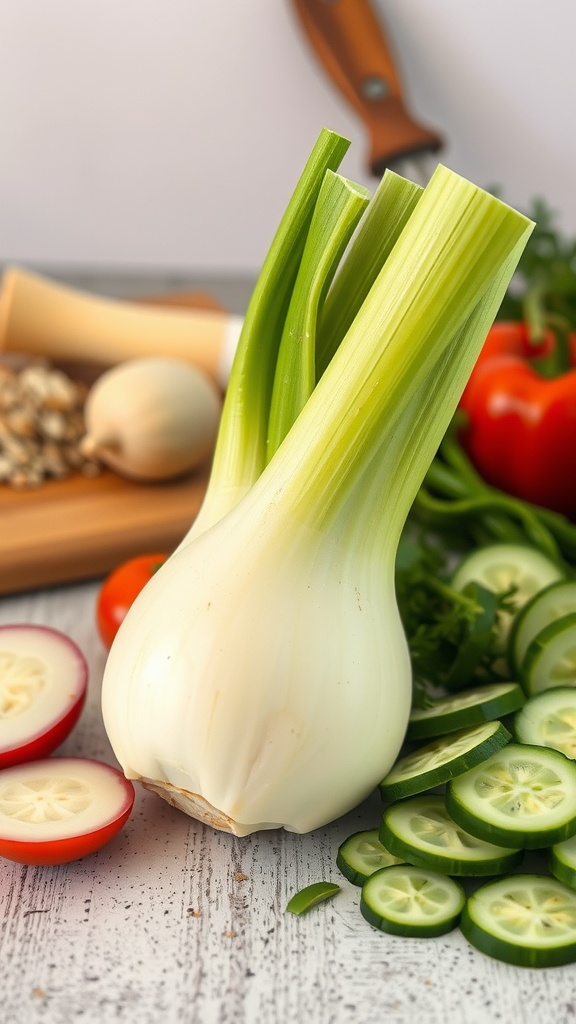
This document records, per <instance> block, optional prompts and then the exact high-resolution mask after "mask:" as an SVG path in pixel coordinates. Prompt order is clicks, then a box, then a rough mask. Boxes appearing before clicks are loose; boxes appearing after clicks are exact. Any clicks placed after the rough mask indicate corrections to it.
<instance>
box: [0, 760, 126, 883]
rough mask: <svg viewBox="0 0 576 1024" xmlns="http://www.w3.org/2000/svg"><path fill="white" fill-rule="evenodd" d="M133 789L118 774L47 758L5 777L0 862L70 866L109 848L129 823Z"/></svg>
mask: <svg viewBox="0 0 576 1024" xmlns="http://www.w3.org/2000/svg"><path fill="white" fill-rule="evenodd" d="M134 796H135V792H134V786H133V785H132V783H131V782H129V780H128V779H126V778H125V777H124V775H122V773H121V772H120V771H118V769H117V768H112V767H111V766H110V765H108V764H104V763H103V762H102V761H94V760H90V759H88V758H82V757H48V758H45V759H44V760H43V761H33V762H31V763H26V764H19V765H15V766H14V767H13V768H5V769H4V770H3V771H0V857H6V858H7V859H8V860H13V861H17V862H18V863H19V864H66V863H68V861H71V860H78V859H79V858H80V857H85V856H86V855H87V854H89V853H94V851H95V850H99V849H100V847H102V846H104V844H105V843H107V842H108V841H109V840H110V839H112V838H113V836H115V835H116V833H117V832H119V831H120V829H121V828H122V826H123V825H124V824H125V822H126V821H127V819H128V817H129V816H130V812H131V810H132V806H133V804H134Z"/></svg>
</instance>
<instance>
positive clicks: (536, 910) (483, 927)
mask: <svg viewBox="0 0 576 1024" xmlns="http://www.w3.org/2000/svg"><path fill="white" fill-rule="evenodd" d="M460 927H461V929H462V932H463V933H464V935H465V936H466V938H467V939H468V941H469V942H470V943H471V944H472V945H473V946H476V948H477V949H479V950H481V951H482V952H483V953H487V954H488V956H492V957H494V958H495V959H496V960H503V961H504V962H505V963H509V964H516V965H517V966H519V967H557V966H559V965H560V964H569V963H573V962H574V960H576V892H574V891H573V890H572V889H569V888H568V886H566V885H563V884H562V882H559V881H557V880H556V879H555V878H548V877H547V876H545V875H511V876H510V877H508V878H499V879H496V880H495V881H493V882H487V883H486V884H485V885H482V886H480V888H479V889H477V890H476V892H474V893H473V894H472V895H471V896H470V897H469V898H468V900H467V902H466V906H465V907H464V911H463V913H462V918H461V920H460Z"/></svg>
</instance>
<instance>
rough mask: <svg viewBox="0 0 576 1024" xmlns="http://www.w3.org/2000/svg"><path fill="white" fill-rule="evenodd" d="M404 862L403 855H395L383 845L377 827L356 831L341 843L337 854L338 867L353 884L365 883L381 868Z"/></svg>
mask: <svg viewBox="0 0 576 1024" xmlns="http://www.w3.org/2000/svg"><path fill="white" fill-rule="evenodd" d="M402 863H404V860H403V858H402V857H395V856H394V855H393V854H392V853H390V852H389V850H387V849H386V847H385V846H383V845H382V843H381V841H380V838H379V835H378V829H377V828H373V829H364V830H363V831H362V832H354V834H353V835H351V836H348V839H345V840H344V842H343V843H341V845H340V847H339V848H338V853H337V855H336V867H338V868H339V869H340V871H341V872H342V874H343V875H344V877H345V878H347V879H348V881H349V882H352V883H353V885H363V884H364V882H365V881H366V879H368V878H369V877H370V875H373V874H374V872H375V871H378V870H379V868H385V867H390V866H391V865H392V864H402Z"/></svg>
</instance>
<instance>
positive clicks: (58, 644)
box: [0, 625, 88, 769]
mask: <svg viewBox="0 0 576 1024" xmlns="http://www.w3.org/2000/svg"><path fill="white" fill-rule="evenodd" d="M87 685H88V666H87V664H86V660H85V658H84V656H83V654H82V652H81V651H80V649H79V648H78V647H77V646H76V644H75V643H74V642H73V641H72V640H71V639H70V638H69V637H67V636H65V635H64V633H60V632H58V631H57V630H55V629H51V628H49V627H48V626H35V625H13V626H12V625H9V626H0V769H2V768H8V767H10V766H12V765H16V764H22V763H23V762H25V761H33V760H35V759H37V758H40V757H47V756H48V755H49V754H51V753H52V752H53V751H54V750H56V748H57V747H58V746H60V744H61V743H62V742H63V741H64V740H65V739H66V737H67V736H68V734H69V733H70V731H71V729H72V728H73V726H74V725H75V724H76V722H77V721H78V718H79V716H80V712H81V710H82V707H83V705H84V701H85V699H86V688H87Z"/></svg>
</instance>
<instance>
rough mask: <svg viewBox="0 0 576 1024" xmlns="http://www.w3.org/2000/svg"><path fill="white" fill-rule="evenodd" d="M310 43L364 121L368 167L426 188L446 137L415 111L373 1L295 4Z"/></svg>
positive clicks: (296, 0)
mask: <svg viewBox="0 0 576 1024" xmlns="http://www.w3.org/2000/svg"><path fill="white" fill-rule="evenodd" d="M293 6H294V9H295V11H296V13H297V15H298V17H299V20H300V23H301V26H302V28H303V29H304V32H305V35H306V37H307V39H308V42H309V43H310V44H311V46H312V48H313V50H314V52H315V54H316V56H317V57H318V59H319V61H320V63H321V64H322V66H323V67H324V70H325V71H326V72H327V74H328V76H329V77H330V78H331V79H332V81H333V83H334V84H335V85H336V86H337V88H338V89H339V90H340V92H341V94H342V95H343V96H344V98H345V99H346V100H347V101H348V103H349V104H350V106H351V107H352V108H353V109H354V110H355V111H356V113H357V114H358V115H359V117H360V118H361V120H362V122H363V123H364V126H365V128H366V129H367V132H368V137H369V154H368V167H369V170H370V171H371V173H372V174H374V175H376V176H377V177H380V176H381V175H382V174H383V173H384V171H385V170H386V168H387V167H389V168H392V169H393V170H395V171H397V172H398V173H400V174H403V175H404V176H405V177H410V178H412V180H414V181H416V182H417V183H418V184H426V182H427V181H428V179H429V177H430V174H431V172H432V170H433V168H434V166H435V165H436V162H435V161H434V160H432V155H433V154H435V153H436V152H437V151H438V150H439V149H440V148H441V147H442V145H443V140H442V138H441V136H440V135H439V134H438V133H437V132H436V131H434V130H433V129H431V128H428V127H426V126H425V125H423V124H422V123H420V122H419V121H418V120H416V119H415V118H414V117H413V116H412V115H411V113H409V111H408V109H407V106H406V103H405V100H404V96H403V90H402V84H401V81H400V77H399V75H398V71H397V68H396V64H395V61H394V58H393V56H392V51H391V48H390V45H389V43H388V40H387V38H386V35H385V32H384V28H383V26H382V24H381V22H380V21H379V19H378V18H377V17H376V15H375V13H374V11H373V9H372V7H371V6H370V3H369V0H293Z"/></svg>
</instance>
